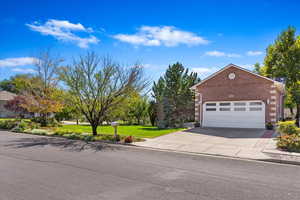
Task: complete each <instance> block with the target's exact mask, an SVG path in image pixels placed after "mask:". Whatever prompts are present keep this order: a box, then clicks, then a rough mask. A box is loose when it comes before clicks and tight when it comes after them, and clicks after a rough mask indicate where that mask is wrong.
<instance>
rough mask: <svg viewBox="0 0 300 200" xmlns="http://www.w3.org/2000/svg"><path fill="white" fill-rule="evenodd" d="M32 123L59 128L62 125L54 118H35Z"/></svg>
mask: <svg viewBox="0 0 300 200" xmlns="http://www.w3.org/2000/svg"><path fill="white" fill-rule="evenodd" d="M31 121H33V122H37V123H39V124H41V125H42V126H46V127H50V126H51V127H59V126H61V124H60V123H59V122H58V121H57V120H56V119H55V118H54V117H51V118H44V117H34V118H33V119H32V120H31Z"/></svg>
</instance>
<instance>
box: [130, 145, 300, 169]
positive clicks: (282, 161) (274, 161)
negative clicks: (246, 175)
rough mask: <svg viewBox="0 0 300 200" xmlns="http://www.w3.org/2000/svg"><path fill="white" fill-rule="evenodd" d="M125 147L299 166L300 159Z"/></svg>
mask: <svg viewBox="0 0 300 200" xmlns="http://www.w3.org/2000/svg"><path fill="white" fill-rule="evenodd" d="M127 147H136V148H141V149H145V150H151V151H162V152H172V153H180V154H188V155H201V156H210V157H218V158H226V159H232V160H243V161H249V162H267V163H276V164H292V165H299V166H300V161H299V162H292V161H285V160H280V159H272V158H270V159H254V158H246V157H238V156H228V155H222V154H211V153H199V152H189V151H178V150H173V149H161V148H153V147H144V146H137V145H134V144H131V145H127Z"/></svg>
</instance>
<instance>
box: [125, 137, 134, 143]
mask: <svg viewBox="0 0 300 200" xmlns="http://www.w3.org/2000/svg"><path fill="white" fill-rule="evenodd" d="M124 142H125V143H132V142H133V136H127V137H125V139H124Z"/></svg>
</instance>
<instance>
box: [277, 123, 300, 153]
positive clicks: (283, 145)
mask: <svg viewBox="0 0 300 200" xmlns="http://www.w3.org/2000/svg"><path fill="white" fill-rule="evenodd" d="M278 131H279V133H280V136H279V137H278V138H277V147H278V148H279V149H282V150H285V151H290V152H300V129H299V128H298V127H297V126H296V125H295V121H285V122H279V123H278Z"/></svg>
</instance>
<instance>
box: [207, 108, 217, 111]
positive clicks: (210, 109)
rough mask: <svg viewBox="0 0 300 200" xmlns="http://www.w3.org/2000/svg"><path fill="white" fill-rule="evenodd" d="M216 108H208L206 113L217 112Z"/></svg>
mask: <svg viewBox="0 0 300 200" xmlns="http://www.w3.org/2000/svg"><path fill="white" fill-rule="evenodd" d="M216 110H217V109H216V108H206V111H216Z"/></svg>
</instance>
